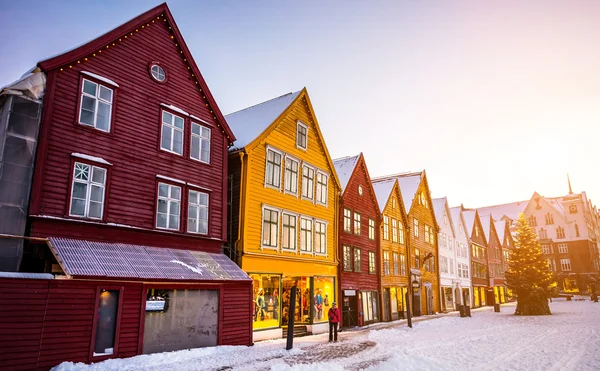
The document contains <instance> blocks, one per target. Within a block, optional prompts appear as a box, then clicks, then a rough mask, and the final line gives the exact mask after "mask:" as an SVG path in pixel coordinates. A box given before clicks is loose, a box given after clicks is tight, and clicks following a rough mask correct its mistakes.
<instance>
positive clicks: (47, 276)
mask: <svg viewBox="0 0 600 371" xmlns="http://www.w3.org/2000/svg"><path fill="white" fill-rule="evenodd" d="M0 277H1V278H24V279H30V280H53V279H54V275H52V274H50V273H24V272H0Z"/></svg>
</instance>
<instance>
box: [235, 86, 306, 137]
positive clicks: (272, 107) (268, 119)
mask: <svg viewBox="0 0 600 371" xmlns="http://www.w3.org/2000/svg"><path fill="white" fill-rule="evenodd" d="M301 92H302V91H297V92H295V93H287V94H284V95H282V96H279V97H277V98H273V99H270V100H268V101H266V102H262V103H259V104H256V105H254V106H251V107H248V108H244V109H243V110H240V111H237V112H233V113H230V114H228V115H226V116H225V118H226V119H227V123H228V124H229V126H230V127H231V128H232V129H233V130H234V131H235V132H236V134H237V139H236V141H235V143H234V145H235V148H237V149H239V148H244V147H246V146H247V145H248V144H250V143H251V142H252V141H254V139H256V138H258V136H259V135H260V134H261V133H262V132H264V131H265V130H266V129H267V128H268V127H269V126H270V125H271V124H272V123H273V122H275V120H277V118H279V116H281V114H282V113H283V112H285V110H286V109H287V108H288V107H289V106H290V105H291V104H292V103H293V102H294V101H295V100H296V98H298V96H299V95H300V93H301Z"/></svg>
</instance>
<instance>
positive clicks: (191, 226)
mask: <svg viewBox="0 0 600 371" xmlns="http://www.w3.org/2000/svg"><path fill="white" fill-rule="evenodd" d="M188 231H190V232H197V231H198V229H197V222H196V219H191V218H188Z"/></svg>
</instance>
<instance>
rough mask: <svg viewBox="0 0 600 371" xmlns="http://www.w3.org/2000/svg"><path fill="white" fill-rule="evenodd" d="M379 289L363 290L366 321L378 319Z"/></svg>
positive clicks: (364, 318)
mask: <svg viewBox="0 0 600 371" xmlns="http://www.w3.org/2000/svg"><path fill="white" fill-rule="evenodd" d="M377 296H378V295H377V291H363V292H362V302H363V320H364V321H365V322H370V321H376V320H378V315H377Z"/></svg>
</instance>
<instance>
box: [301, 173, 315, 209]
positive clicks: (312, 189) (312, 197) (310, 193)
mask: <svg viewBox="0 0 600 371" xmlns="http://www.w3.org/2000/svg"><path fill="white" fill-rule="evenodd" d="M305 168H306V169H308V171H309V173H310V172H311V171H312V177H306V179H307V180H306V183H307V184H306V185H305V184H304V178H305V177H304V169H305ZM315 175H316V171H315V168H314V167H312V166H310V165H307V164H302V183H301V184H302V199H303V200H308V201H311V202H313V203H314V202H315ZM309 180H310V183H311V185H312V187H310V188H311V189H310V192H307V195H305V194H304V193H305V192H304V190H305V189H308V188H309V187H308V182H309ZM308 195H310V196H308Z"/></svg>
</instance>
